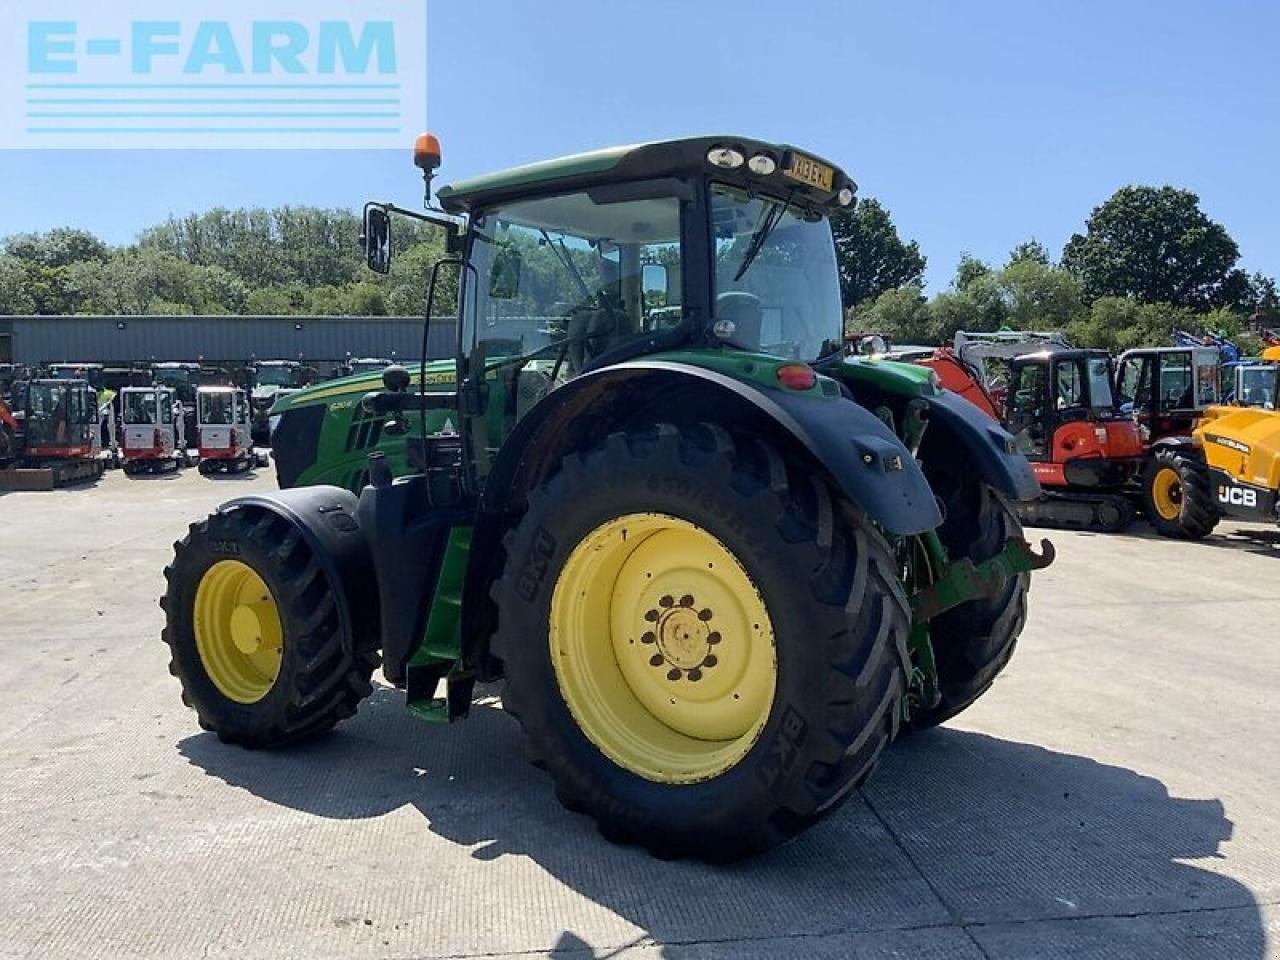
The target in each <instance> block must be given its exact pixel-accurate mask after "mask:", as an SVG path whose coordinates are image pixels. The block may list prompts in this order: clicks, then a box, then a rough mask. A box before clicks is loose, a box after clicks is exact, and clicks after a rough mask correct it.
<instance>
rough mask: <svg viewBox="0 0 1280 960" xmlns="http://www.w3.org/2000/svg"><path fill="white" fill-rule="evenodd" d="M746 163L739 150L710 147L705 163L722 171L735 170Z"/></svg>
mask: <svg viewBox="0 0 1280 960" xmlns="http://www.w3.org/2000/svg"><path fill="white" fill-rule="evenodd" d="M746 162H747V158H746V157H744V156H743V155H742V151H741V150H735V149H734V148H733V147H712V148H711V150H710V151H709V152H708V153H707V163H709V164H711V165H712V166H713V167H720V168H721V169H722V170H737V169H738V168H739V167H740V166H742V165H743V164H744V163H746Z"/></svg>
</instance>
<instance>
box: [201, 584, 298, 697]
mask: <svg viewBox="0 0 1280 960" xmlns="http://www.w3.org/2000/svg"><path fill="white" fill-rule="evenodd" d="M192 618H193V621H194V622H193V624H192V626H193V629H194V632H195V640H196V651H197V653H198V654H199V656H200V661H201V663H202V664H203V666H204V669H205V673H206V674H207V675H208V677H209V680H210V681H212V683H213V685H214V686H215V687H217V688H218V690H219V691H220V692H221V693H222V694H223V695H224V696H226V697H227V698H228V699H230V700H234V701H235V702H236V703H244V704H250V703H257V702H258V701H259V700H261V699H262V698H263V697H265V696H266V695H267V694H268V693H269V692H270V691H271V688H272V686H274V685H275V682H276V678H277V677H278V676H279V675H280V665H281V659H282V656H283V652H284V629H283V627H282V625H281V621H280V611H279V609H278V608H277V607H276V603H275V600H274V599H273V598H272V596H271V591H270V590H269V589H268V588H267V585H266V583H265V581H263V579H262V577H261V576H259V575H258V573H257V572H256V571H255V570H254V569H253V568H252V567H250V566H249V565H248V564H245V563H242V562H240V561H239V560H221V561H219V562H218V563H215V564H214V565H213V566H211V567H210V568H209V569H208V570H207V571H205V574H204V576H203V577H202V578H201V580H200V585H199V586H198V587H197V588H196V596H195V602H194V604H193V610H192Z"/></svg>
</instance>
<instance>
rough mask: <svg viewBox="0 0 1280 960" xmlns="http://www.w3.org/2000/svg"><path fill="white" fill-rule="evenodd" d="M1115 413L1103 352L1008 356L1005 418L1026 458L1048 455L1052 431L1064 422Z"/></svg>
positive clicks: (1106, 417)
mask: <svg viewBox="0 0 1280 960" xmlns="http://www.w3.org/2000/svg"><path fill="white" fill-rule="evenodd" d="M1115 416H1116V409H1115V401H1114V399H1113V397H1112V394H1111V358H1110V357H1109V356H1108V355H1107V353H1106V352H1105V351H1102V350H1073V349H1057V350H1043V351H1041V352H1039V353H1032V354H1026V355H1024V356H1021V357H1016V358H1014V359H1013V360H1011V361H1010V363H1009V383H1008V392H1007V394H1006V395H1005V419H1006V421H1007V422H1008V424H1009V431H1010V432H1011V433H1012V434H1013V435H1014V438H1015V439H1016V440H1017V441H1018V448H1019V450H1020V451H1021V452H1022V453H1023V454H1024V455H1025V456H1026V457H1027V458H1028V459H1031V460H1045V459H1050V458H1051V457H1052V455H1053V452H1054V450H1053V439H1054V435H1055V433H1056V432H1057V430H1058V428H1060V427H1062V426H1063V425H1065V424H1071V423H1079V422H1080V421H1104V420H1113V419H1115Z"/></svg>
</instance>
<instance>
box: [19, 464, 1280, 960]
mask: <svg viewBox="0 0 1280 960" xmlns="http://www.w3.org/2000/svg"><path fill="white" fill-rule="evenodd" d="M272 485H273V483H272V479H271V477H270V475H269V471H259V474H258V476H257V477H256V478H252V477H251V478H243V479H238V478H203V477H200V476H198V475H197V474H196V472H195V471H194V470H192V471H187V472H185V473H184V474H182V475H181V476H170V477H156V478H150V477H148V478H128V477H125V476H123V475H122V474H120V473H118V472H117V473H114V474H110V475H108V476H107V477H106V478H105V479H104V480H103V481H101V482H100V483H99V484H98V485H97V486H96V487H90V488H82V489H76V490H67V491H59V492H54V493H12V494H5V495H0V958H6V960H7V958H11V957H40V958H91V957H109V958H134V957H148V958H165V960H170V958H173V960H177V958H187V957H231V958H259V957H262V958H266V957H271V958H275V957H290V958H300V960H301V958H306V960H318V958H354V957H389V958H410V957H495V956H520V955H528V954H540V953H543V952H548V951H556V952H557V953H562V954H564V955H566V956H582V957H590V956H595V957H605V956H609V957H614V956H635V957H649V956H678V957H684V956H690V957H708V958H737V957H778V956H796V957H833V958H834V957H856V958H868V960H870V958H876V960H880V958H890V957H901V958H922V960H932V958H939V960H941V958H961V960H968V958H984V957H987V958H1022V957H1069V958H1072V960H1086V958H1094V957H1115V958H1125V960H1131V958H1160V960H1167V958H1180V957H1197V958H1198V957H1211V958H1223V960H1254V958H1260V957H1265V956H1274V957H1280V789H1278V787H1280V738H1278V737H1277V730H1280V699H1278V698H1277V696H1276V694H1275V689H1276V687H1277V686H1280V644H1278V643H1277V633H1276V631H1277V627H1276V614H1275V611H1276V596H1277V587H1278V586H1280V531H1277V530H1273V529H1268V528H1264V527H1243V526H1233V525H1227V526H1224V527H1223V528H1222V530H1221V531H1220V532H1219V534H1218V535H1216V536H1214V537H1213V538H1211V539H1209V540H1207V541H1204V542H1201V543H1178V542H1173V541H1168V540H1161V539H1158V538H1155V537H1154V536H1151V535H1149V534H1148V533H1147V532H1145V531H1144V530H1143V529H1142V528H1135V531H1134V532H1133V533H1131V534H1129V535H1124V536H1102V535H1098V536H1092V535H1082V534H1065V533H1058V532H1052V533H1049V534H1048V535H1049V536H1051V537H1052V539H1053V540H1054V542H1055V543H1056V544H1057V546H1058V550H1059V560H1058V562H1057V564H1056V565H1055V566H1054V567H1053V568H1051V569H1050V570H1049V571H1047V572H1045V573H1043V574H1041V575H1038V576H1037V578H1036V581H1035V587H1034V590H1033V593H1032V614H1031V622H1030V625H1029V627H1028V629H1027V631H1026V633H1025V634H1024V636H1023V639H1022V642H1021V646H1020V648H1019V651H1018V654H1017V655H1016V656H1015V658H1014V660H1013V663H1012V665H1011V667H1010V669H1009V670H1008V671H1007V672H1006V673H1005V674H1004V675H1003V677H1002V678H1001V679H1000V680H999V681H998V682H997V684H996V685H995V687H994V688H993V689H992V690H991V691H990V692H989V693H988V695H987V696H986V697H985V698H984V699H983V700H982V701H981V702H980V703H979V704H978V705H977V706H976V707H974V708H973V709H972V710H970V711H969V712H967V713H965V714H964V715H963V716H962V717H960V718H958V719H957V720H955V721H953V722H952V723H951V724H950V725H949V726H948V727H946V728H944V729H941V730H938V731H935V732H931V733H929V734H925V735H921V736H918V737H915V738H912V739H910V740H906V741H902V742H900V743H898V744H897V745H896V746H895V747H894V748H893V749H892V751H891V752H890V754H889V755H888V756H887V758H886V759H885V761H884V763H883V764H882V765H881V767H880V769H879V770H878V771H877V773H876V775H875V776H874V777H873V778H872V780H871V782H870V783H869V784H868V785H867V787H866V788H865V789H864V790H863V791H862V793H861V794H860V795H855V796H854V797H853V798H852V799H851V800H850V801H849V803H848V804H847V805H846V806H845V807H843V808H842V809H841V810H840V811H839V812H838V813H837V814H836V815H835V816H833V817H832V818H830V819H829V820H828V821H827V822H825V823H824V824H822V825H820V826H819V827H818V828H816V829H814V830H812V831H810V832H809V833H808V834H806V835H804V836H803V837H801V838H800V839H799V840H797V841H796V842H794V843H792V844H791V845H789V846H787V847H784V848H783V849H781V850H778V851H776V852H774V853H772V854H770V855H768V856H765V857H762V858H759V859H756V860H753V861H750V862H748V863H744V864H741V865H738V866H736V867H733V868H729V869H723V868H719V869H717V868H712V867H707V866H701V865H697V864H689V863H664V862H659V861H656V860H653V859H651V858H649V857H648V856H646V855H645V854H643V853H641V852H639V851H637V850H634V849H621V848H617V847H613V846H610V845H609V844H607V843H606V842H604V841H603V840H602V839H600V838H599V836H598V835H597V834H596V832H595V830H594V829H593V827H592V826H591V824H590V823H589V822H588V821H587V820H585V819H584V818H582V817H579V816H575V815H572V814H569V813H567V812H566V811H564V810H562V809H561V808H560V806H559V805H558V804H557V803H556V801H555V799H554V797H553V795H552V791H551V787H550V783H549V781H548V780H547V779H546V777H545V776H544V775H543V774H541V773H540V772H538V771H537V770H535V769H533V768H532V767H529V766H528V765H527V764H526V763H525V762H524V760H523V755H522V751H521V745H520V732H519V729H518V728H517V726H516V724H515V723H514V722H513V721H512V720H510V719H509V718H507V717H505V716H504V715H503V714H502V712H501V710H500V707H499V706H498V704H497V702H496V699H494V700H492V701H491V702H490V703H488V705H486V706H482V707H480V708H479V709H477V710H476V711H475V712H474V714H473V717H472V719H471V720H469V721H467V722H466V723H462V724H458V725H455V726H452V727H445V728H442V727H432V726H428V725H425V724H423V723H421V722H420V721H417V720H414V719H412V718H411V717H409V716H408V715H407V714H406V713H405V712H404V711H403V709H402V707H401V704H400V701H399V696H398V694H396V693H394V692H393V691H390V690H386V689H381V690H379V691H378V692H376V693H375V695H374V697H373V698H372V699H371V700H370V701H367V702H366V703H365V704H364V706H363V707H362V708H361V710H360V713H359V715H358V717H357V718H356V719H355V720H353V721H351V722H349V723H347V724H345V725H344V726H342V727H340V728H338V730H337V731H336V732H335V733H334V734H332V735H330V736H328V737H327V738H324V739H322V740H319V741H316V742H313V743H310V744H307V745H304V746H301V747H296V748H293V749H289V750H284V751H280V752H260V753H248V752H245V751H243V750H240V749H236V748H231V747H226V746H223V745H221V744H219V742H218V741H217V739H216V738H215V737H214V736H213V735H211V734H206V733H201V732H200V730H199V728H198V727H197V726H196V722H195V716H194V714H192V713H191V712H189V711H188V710H186V709H185V708H184V707H183V706H182V704H181V703H180V701H179V699H178V684H177V681H175V680H174V679H173V678H172V677H170V676H169V674H168V671H167V669H166V665H167V662H168V658H167V652H166V650H165V648H164V647H163V646H162V645H161V643H160V641H159V636H160V628H161V621H162V615H161V611H160V610H159V608H158V607H157V605H156V598H157V597H158V595H159V593H160V591H161V586H162V577H161V569H162V568H163V566H164V564H165V563H166V561H167V559H168V557H169V555H170V549H171V544H172V542H173V541H174V540H175V539H176V538H177V537H179V536H180V535H181V534H182V533H183V531H184V530H185V528H186V525H187V523H188V522H189V521H190V520H192V519H195V518H197V517H198V516H200V515H201V514H203V513H204V512H205V511H207V510H208V509H210V508H211V507H213V506H214V505H215V504H217V503H218V502H220V501H221V500H223V499H226V498H229V497H231V496H234V495H236V494H239V493H244V492H247V491H251V490H262V489H267V488H269V487H271V486H272Z"/></svg>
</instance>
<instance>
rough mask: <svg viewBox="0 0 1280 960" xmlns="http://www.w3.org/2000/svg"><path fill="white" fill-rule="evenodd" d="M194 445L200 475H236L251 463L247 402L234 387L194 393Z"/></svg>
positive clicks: (250, 437) (251, 443)
mask: <svg viewBox="0 0 1280 960" xmlns="http://www.w3.org/2000/svg"><path fill="white" fill-rule="evenodd" d="M196 424H197V426H196V432H197V438H196V445H197V446H198V447H199V452H200V472H201V473H204V474H208V473H212V472H214V471H215V470H224V471H226V472H232V471H235V472H240V471H243V470H248V469H250V468H251V467H252V466H253V465H254V463H255V462H256V460H255V454H254V450H253V438H252V436H251V432H252V428H251V425H250V415H249V398H248V396H247V395H246V394H245V392H244V391H243V390H240V389H238V388H236V387H201V388H200V389H199V390H198V391H196Z"/></svg>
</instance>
